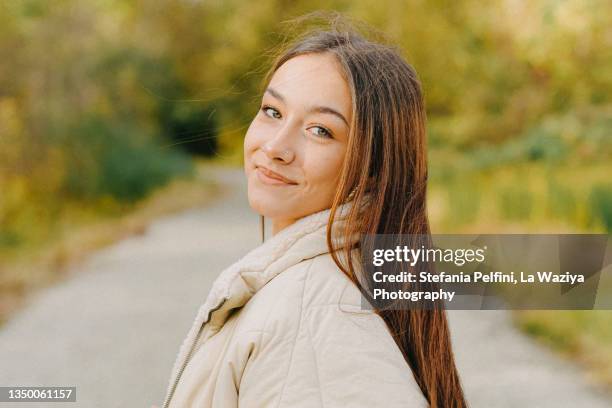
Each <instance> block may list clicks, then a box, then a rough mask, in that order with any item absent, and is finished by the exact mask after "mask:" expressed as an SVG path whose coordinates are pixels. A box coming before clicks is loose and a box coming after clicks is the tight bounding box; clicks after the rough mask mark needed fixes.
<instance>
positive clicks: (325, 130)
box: [244, 53, 351, 232]
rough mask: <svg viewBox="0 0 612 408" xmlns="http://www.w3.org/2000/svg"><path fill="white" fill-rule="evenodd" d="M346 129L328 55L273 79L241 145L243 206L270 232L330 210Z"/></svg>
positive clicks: (344, 94)
mask: <svg viewBox="0 0 612 408" xmlns="http://www.w3.org/2000/svg"><path fill="white" fill-rule="evenodd" d="M350 123H351V96H350V90H349V86H348V84H347V82H346V80H345V79H344V77H343V76H342V74H341V71H340V67H339V65H338V62H337V60H336V59H335V57H334V56H332V55H331V54H329V53H321V54H307V55H300V56H297V57H294V58H292V59H290V60H288V61H287V62H285V63H284V64H283V65H281V67H280V68H278V70H277V71H276V72H275V73H274V75H273V77H272V79H271V81H270V84H269V86H268V88H267V89H266V91H265V92H264V95H263V99H262V103H261V108H260V110H259V112H258V113H257V115H256V116H255V118H254V119H253V122H252V123H251V125H250V127H249V129H248V130H247V133H246V138H245V140H244V158H245V160H244V167H245V172H246V176H247V179H248V196H249V204H250V205H251V207H252V208H253V209H254V210H255V211H256V212H258V213H260V214H262V215H264V216H266V217H269V218H271V219H272V221H273V224H274V227H273V229H274V230H275V232H276V231H278V230H280V229H282V228H284V227H285V226H287V225H289V224H291V223H293V222H294V221H295V220H297V219H299V218H301V217H304V216H306V215H309V214H312V213H314V212H318V211H321V210H324V209H327V208H329V207H331V203H332V200H333V197H334V194H335V192H336V189H337V186H338V180H339V176H340V171H341V167H342V162H343V159H344V156H345V154H346V146H347V142H348V135H349V124H350Z"/></svg>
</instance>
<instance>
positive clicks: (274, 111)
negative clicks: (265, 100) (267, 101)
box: [261, 105, 281, 119]
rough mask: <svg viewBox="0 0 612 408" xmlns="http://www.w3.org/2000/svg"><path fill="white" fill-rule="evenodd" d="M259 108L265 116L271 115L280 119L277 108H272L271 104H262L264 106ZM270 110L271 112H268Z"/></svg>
mask: <svg viewBox="0 0 612 408" xmlns="http://www.w3.org/2000/svg"><path fill="white" fill-rule="evenodd" d="M261 110H262V112H263V113H264V114H265V115H266V116H268V117H271V118H273V119H280V117H281V114H280V112H279V111H278V110H276V109H274V108H273V107H271V106H267V105H264V106H262V107H261ZM270 111H271V112H272V114H270V113H269V112H270ZM276 115H278V116H276Z"/></svg>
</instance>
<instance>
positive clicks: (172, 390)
mask: <svg viewBox="0 0 612 408" xmlns="http://www.w3.org/2000/svg"><path fill="white" fill-rule="evenodd" d="M226 300H227V299H225V298H224V299H223V300H221V303H219V305H218V306H217V307H215V308H213V309H211V310H210V312H208V316H207V317H206V320H204V322H202V325H201V326H200V329H199V330H198V334H197V335H196V337H195V339H194V340H193V342H192V343H191V345H190V347H189V352H188V353H187V357H186V358H185V361H183V364H181V367H180V368H179V371H178V373H177V374H176V378H175V379H174V382H173V383H172V387H171V388H170V391H169V392H168V395H167V397H166V400H165V401H164V404H163V405H162V408H168V406H169V405H170V400H172V396H173V395H174V391H175V390H176V387H177V385H178V383H179V380H180V379H181V375H183V371H185V368H186V367H187V364H188V363H189V360H191V357H192V354H193V349H194V348H195V346H196V344H198V340H199V339H200V336H201V335H202V331H203V330H204V326H206V323H208V321H209V320H210V315H211V314H212V313H213V312H216V311H217V310H219V309H220V308H221V306H223V304H224V303H225V301H226Z"/></svg>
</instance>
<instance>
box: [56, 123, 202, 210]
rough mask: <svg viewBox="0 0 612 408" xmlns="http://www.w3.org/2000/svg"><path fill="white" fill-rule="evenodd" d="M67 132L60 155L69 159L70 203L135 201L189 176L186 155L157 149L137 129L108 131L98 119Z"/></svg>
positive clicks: (118, 127) (109, 127)
mask: <svg viewBox="0 0 612 408" xmlns="http://www.w3.org/2000/svg"><path fill="white" fill-rule="evenodd" d="M71 132H73V134H74V135H75V136H74V137H72V138H71V139H70V140H69V141H68V143H67V144H66V145H65V146H64V150H65V151H66V154H67V155H68V157H70V160H69V161H68V163H67V175H68V177H67V182H66V192H67V194H68V195H69V196H71V197H73V198H87V199H92V198H97V197H102V196H105V195H110V196H112V197H114V198H116V199H118V200H120V201H134V200H138V199H140V198H143V197H144V196H146V195H147V194H148V193H149V192H150V191H151V190H153V189H154V188H155V187H158V186H161V185H163V184H165V183H166V182H168V181H169V180H170V179H171V178H173V177H176V176H181V175H187V174H190V172H191V171H192V170H193V165H192V163H191V161H190V160H189V159H188V158H187V157H186V156H185V155H183V154H181V153H180V152H177V151H175V150H170V149H163V148H161V147H160V146H159V145H157V144H155V143H154V142H153V141H154V139H153V138H152V137H142V135H139V132H142V129H141V128H138V127H134V126H129V125H125V124H120V125H114V126H112V125H111V124H110V123H109V122H108V121H105V120H101V119H100V118H90V119H87V120H83V121H82V122H80V123H79V124H78V126H77V127H76V128H75V129H73V130H72V131H71ZM138 136H140V137H138Z"/></svg>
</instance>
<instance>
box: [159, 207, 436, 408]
mask: <svg viewBox="0 0 612 408" xmlns="http://www.w3.org/2000/svg"><path fill="white" fill-rule="evenodd" d="M346 205H347V204H345V206H343V207H341V209H346V208H347V207H346ZM328 216H329V210H325V211H322V212H319V213H316V214H312V215H309V216H307V217H305V218H302V219H300V220H298V221H297V222H296V223H294V224H292V225H290V226H289V227H287V228H285V229H283V230H281V231H280V232H278V233H277V234H276V235H274V236H273V237H271V238H270V239H268V240H267V241H266V242H265V243H264V244H262V245H261V246H259V247H257V248H255V249H254V250H252V251H251V252H249V253H248V254H247V255H245V256H244V257H243V258H242V259H240V260H239V261H238V262H236V263H234V264H233V265H231V266H230V267H228V268H227V269H226V270H224V271H223V272H222V273H221V274H220V275H219V277H218V278H217V280H216V281H215V283H214V284H213V287H212V289H211V291H210V293H209V295H208V298H207V300H206V302H205V303H204V304H203V305H202V306H201V307H200V309H199V311H198V313H197V316H196V319H195V322H194V324H193V326H192V328H191V330H190V331H189V333H188V335H187V338H186V339H185V341H184V342H183V345H182V346H181V349H180V351H179V353H178V356H177V359H176V362H175V365H174V368H173V370H172V374H171V377H170V383H169V386H168V391H167V395H166V400H165V402H164V405H163V407H164V408H169V407H171V408H188V407H213V408H233V407H241V408H267V407H276V408H286V407H299V408H301V407H304V408H306V407H307V408H316V407H326V408H336V407H338V408H340V407H364V408H366V407H367V408H372V407H385V408H390V407H426V406H427V403H426V400H425V398H424V397H423V394H422V393H421V390H420V389H419V387H418V385H417V384H416V382H415V380H414V377H413V374H412V372H411V370H410V368H409V366H408V365H407V363H406V362H405V360H404V358H403V357H402V354H401V352H400V350H399V348H398V347H397V345H396V344H395V342H394V341H393V339H392V337H391V335H390V333H389V332H388V330H387V328H386V326H385V323H384V321H383V320H382V319H381V318H380V317H379V316H378V315H377V314H375V313H372V312H371V311H368V310H362V307H361V299H360V293H359V291H358V289H357V288H356V287H355V286H354V284H353V283H352V282H351V281H350V280H349V279H348V278H346V276H345V275H344V274H343V273H342V272H341V271H340V270H339V268H338V267H337V266H336V265H335V264H334V262H333V260H332V258H331V256H330V254H329V253H328V250H327V245H326V240H325V232H326V225H327V217H328Z"/></svg>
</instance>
